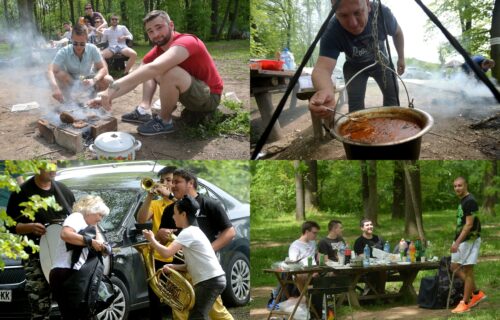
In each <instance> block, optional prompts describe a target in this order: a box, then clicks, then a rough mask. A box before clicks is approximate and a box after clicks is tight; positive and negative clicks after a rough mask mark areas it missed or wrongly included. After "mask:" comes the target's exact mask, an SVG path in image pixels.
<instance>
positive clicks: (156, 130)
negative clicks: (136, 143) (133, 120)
mask: <svg viewBox="0 0 500 320" xmlns="http://www.w3.org/2000/svg"><path fill="white" fill-rule="evenodd" d="M137 132H139V133H140V134H142V135H143V136H154V135H157V134H165V133H171V132H174V124H173V123H169V124H166V125H165V124H163V122H162V120H161V118H160V117H154V118H153V119H152V120H151V121H149V122H146V123H143V124H141V125H140V126H138V127H137Z"/></svg>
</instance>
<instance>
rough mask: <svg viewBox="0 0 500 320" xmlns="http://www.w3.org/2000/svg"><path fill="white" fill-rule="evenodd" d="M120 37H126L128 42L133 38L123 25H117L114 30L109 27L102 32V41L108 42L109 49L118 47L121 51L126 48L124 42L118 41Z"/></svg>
mask: <svg viewBox="0 0 500 320" xmlns="http://www.w3.org/2000/svg"><path fill="white" fill-rule="evenodd" d="M121 36H126V37H127V38H128V39H130V40H132V39H133V38H134V37H133V36H132V34H131V33H130V31H128V29H127V27H125V26H123V25H117V26H116V28H113V27H109V28H107V29H105V30H104V32H103V37H102V41H103V42H106V41H108V42H109V47H110V48H113V47H120V48H122V49H123V48H127V43H126V42H125V40H118V38H119V37H121Z"/></svg>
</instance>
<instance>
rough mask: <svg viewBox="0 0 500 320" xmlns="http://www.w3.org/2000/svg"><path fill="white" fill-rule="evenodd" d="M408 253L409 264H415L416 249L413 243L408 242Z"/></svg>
mask: <svg viewBox="0 0 500 320" xmlns="http://www.w3.org/2000/svg"><path fill="white" fill-rule="evenodd" d="M408 251H409V252H410V262H411V263H413V262H415V253H416V248H415V244H414V243H413V241H411V242H410V246H409V247H408Z"/></svg>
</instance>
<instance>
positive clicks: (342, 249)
mask: <svg viewBox="0 0 500 320" xmlns="http://www.w3.org/2000/svg"><path fill="white" fill-rule="evenodd" d="M338 258H339V263H340V265H343V264H344V263H345V245H344V243H343V242H341V243H340V248H339V257H338Z"/></svg>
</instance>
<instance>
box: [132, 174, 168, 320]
mask: <svg viewBox="0 0 500 320" xmlns="http://www.w3.org/2000/svg"><path fill="white" fill-rule="evenodd" d="M175 169H176V167H174V166H167V167H165V168H163V169H161V170H160V171H159V172H158V177H159V178H160V182H159V183H156V184H154V185H153V186H152V187H151V188H150V189H149V192H148V194H147V196H146V198H145V199H144V202H143V204H142V206H141V207H140V208H139V213H138V214H137V222H138V223H146V222H147V221H149V220H152V227H151V229H152V231H153V233H154V234H156V235H157V236H159V237H161V238H162V239H166V238H167V235H168V234H169V233H170V231H169V230H167V229H162V231H159V227H160V222H161V217H162V215H163V210H164V209H165V208H166V207H167V206H168V205H170V204H172V203H173V195H172V192H171V190H172V180H173V176H174V171H175ZM155 195H158V196H160V197H161V199H158V200H154V197H155ZM160 242H161V243H162V244H166V242H165V241H160ZM154 258H155V268H156V270H159V269H161V268H162V267H163V265H164V264H165V263H171V262H172V258H164V257H162V256H161V255H160V254H159V253H158V252H157V251H155V253H154ZM148 293H149V310H150V319H152V320H155V319H162V313H161V308H162V304H161V302H160V298H158V296H157V295H156V294H155V293H154V291H153V290H152V289H151V287H150V286H148Z"/></svg>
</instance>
